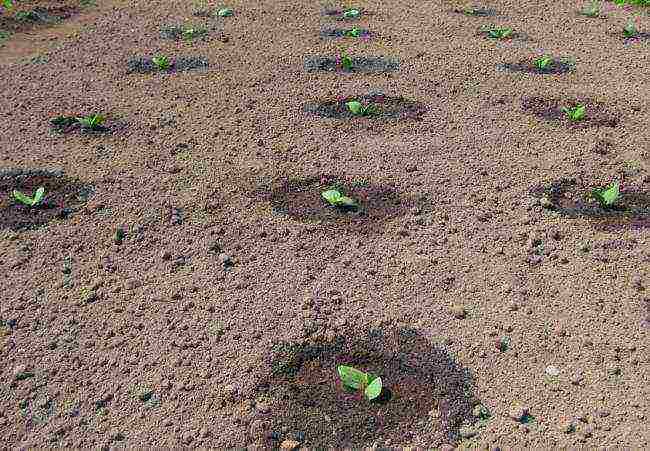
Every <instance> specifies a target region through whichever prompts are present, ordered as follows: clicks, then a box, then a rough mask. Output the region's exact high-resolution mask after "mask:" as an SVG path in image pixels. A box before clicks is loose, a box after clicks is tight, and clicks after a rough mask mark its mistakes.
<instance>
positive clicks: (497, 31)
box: [481, 25, 514, 39]
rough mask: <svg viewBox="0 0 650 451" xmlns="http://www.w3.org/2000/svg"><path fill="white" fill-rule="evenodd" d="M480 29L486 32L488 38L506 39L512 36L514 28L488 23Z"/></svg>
mask: <svg viewBox="0 0 650 451" xmlns="http://www.w3.org/2000/svg"><path fill="white" fill-rule="evenodd" d="M481 31H483V32H484V33H487V35H488V37H489V38H492V39H508V38H511V37H512V34H513V33H514V30H513V29H512V28H508V27H495V26H493V25H488V26H485V27H482V28H481Z"/></svg>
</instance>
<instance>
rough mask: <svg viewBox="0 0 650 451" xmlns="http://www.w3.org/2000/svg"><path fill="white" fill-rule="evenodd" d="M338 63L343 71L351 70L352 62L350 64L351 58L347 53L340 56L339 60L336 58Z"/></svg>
mask: <svg viewBox="0 0 650 451" xmlns="http://www.w3.org/2000/svg"><path fill="white" fill-rule="evenodd" d="M337 60H338V63H339V64H340V65H341V66H342V67H343V68H344V69H345V70H352V67H353V62H352V57H351V56H350V55H348V54H347V53H344V54H343V55H341V56H340V57H339V58H337Z"/></svg>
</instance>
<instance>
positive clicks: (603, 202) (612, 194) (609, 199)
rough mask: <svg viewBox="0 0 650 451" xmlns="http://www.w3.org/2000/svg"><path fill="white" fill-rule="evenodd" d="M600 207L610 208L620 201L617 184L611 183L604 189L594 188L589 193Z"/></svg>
mask: <svg viewBox="0 0 650 451" xmlns="http://www.w3.org/2000/svg"><path fill="white" fill-rule="evenodd" d="M591 195H592V197H593V198H594V199H596V200H597V201H598V203H599V204H600V206H601V207H603V208H611V207H612V206H614V204H615V203H616V202H617V201H618V200H619V199H620V197H621V191H620V186H619V184H618V182H614V183H611V184H610V185H608V186H607V187H606V188H596V189H594V190H593V191H592V192H591Z"/></svg>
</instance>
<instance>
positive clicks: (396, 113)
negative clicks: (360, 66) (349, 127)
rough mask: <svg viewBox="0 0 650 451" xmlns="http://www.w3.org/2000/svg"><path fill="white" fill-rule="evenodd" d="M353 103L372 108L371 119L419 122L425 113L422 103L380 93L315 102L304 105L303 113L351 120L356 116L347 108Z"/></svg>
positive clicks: (425, 109)
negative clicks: (413, 120) (412, 120)
mask: <svg viewBox="0 0 650 451" xmlns="http://www.w3.org/2000/svg"><path fill="white" fill-rule="evenodd" d="M353 101H357V102H360V103H361V104H362V105H364V106H368V105H370V106H372V107H373V112H372V114H369V115H368V116H367V117H369V118H371V119H401V120H408V119H415V120H420V119H421V118H422V116H423V115H424V114H425V113H426V112H427V108H426V106H425V105H424V104H423V103H420V102H416V101H414V100H408V99H405V98H404V97H392V96H387V95H385V94H381V93H374V94H366V95H361V96H348V97H343V98H338V99H328V100H320V101H315V102H311V103H308V104H307V105H305V111H307V112H308V113H311V114H315V115H317V116H320V117H327V118H334V119H353V118H356V117H358V115H355V114H354V113H352V112H351V111H350V109H349V108H348V106H347V104H348V103H349V102H353Z"/></svg>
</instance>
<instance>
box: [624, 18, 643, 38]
mask: <svg viewBox="0 0 650 451" xmlns="http://www.w3.org/2000/svg"><path fill="white" fill-rule="evenodd" d="M638 34H639V30H638V29H637V28H636V25H635V24H634V21H633V20H632V19H629V20H628V21H627V23H626V24H625V27H623V35H624V36H625V37H626V38H633V37H635V36H637V35H638Z"/></svg>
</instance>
